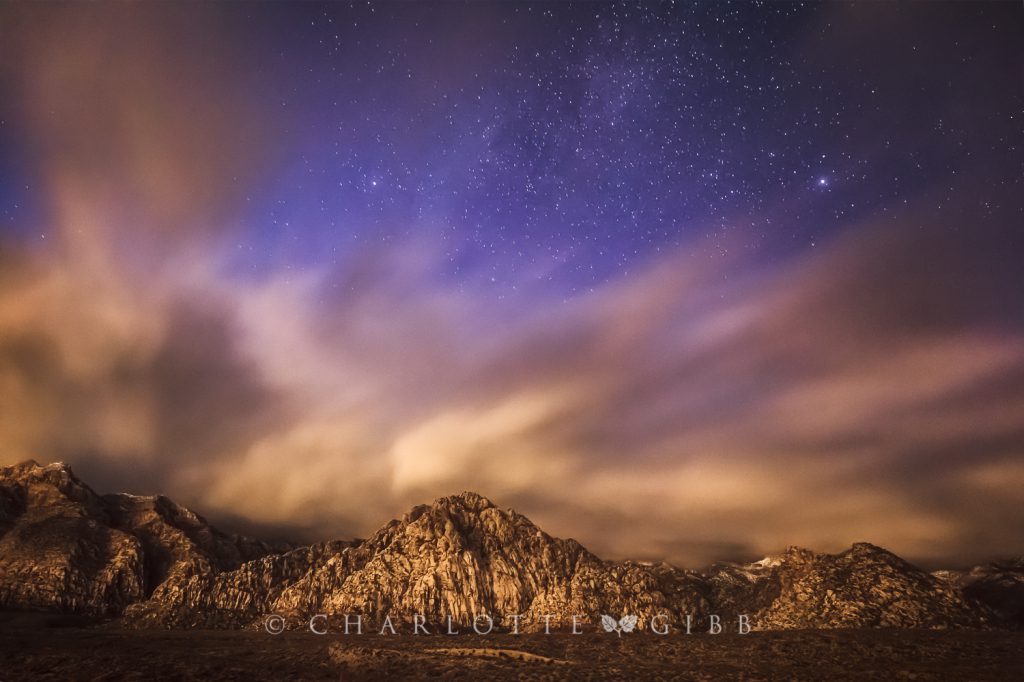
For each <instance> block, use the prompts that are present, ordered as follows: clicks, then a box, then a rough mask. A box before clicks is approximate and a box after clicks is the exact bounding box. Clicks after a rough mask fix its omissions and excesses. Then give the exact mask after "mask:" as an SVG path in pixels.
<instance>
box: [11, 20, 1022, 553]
mask: <svg viewBox="0 0 1024 682" xmlns="http://www.w3.org/2000/svg"><path fill="white" fill-rule="evenodd" d="M1022 13H1024V10H1022V8H1021V6H1020V5H1019V3H1012V2H1006V3H987V2H970V3H966V2H965V3H957V2H944V3H927V4H926V3H898V4H897V3H840V2H829V3H824V4H814V3H789V2H785V3H782V2H778V3H746V2H743V3H720V2H715V3H710V2H709V3H692V4H691V3H677V4H672V3H658V4H654V3H647V4H633V3H630V4H613V3H518V2H474V3H458V2H444V3H431V2H422V3H397V2H396V3H384V2H377V3H369V4H366V3H360V4H345V3H328V4H320V3H312V2H311V3H298V4H284V3H224V4H219V3H203V4H198V3H172V2H168V3H154V4H149V5H144V6H142V5H134V6H133V5H126V4H103V3H92V4H89V5H82V4H61V3H48V4H45V5H36V4H33V5H29V4H17V3H10V4H5V5H3V6H0V463H9V462H16V461H20V460H22V459H25V458H28V457H34V458H35V459H37V460H40V461H50V460H64V461H67V462H70V463H71V464H72V466H73V467H74V468H75V469H76V471H78V472H79V473H80V474H81V475H82V476H83V477H85V478H86V480H87V481H90V482H91V483H93V484H94V485H95V487H97V488H99V489H101V490H104V491H106V490H115V489H117V490H127V491H131V492H137V493H153V492H161V493H166V494H168V495H170V496H172V497H174V498H175V499H177V500H179V501H181V502H184V503H187V504H189V505H191V506H193V507H195V508H196V509H198V510H199V511H200V512H202V513H205V514H206V515H207V516H209V517H210V518H212V519H214V520H215V521H218V522H219V523H222V524H224V525H226V526H228V527H230V528H235V529H242V530H250V531H253V532H260V533H264V534H270V535H278V536H288V537H294V538H301V539H310V540H312V539H324V538H327V537H351V536H365V535H366V534H368V533H370V532H372V531H373V530H375V529H376V527H378V526H379V525H381V524H382V523H383V522H385V521H386V520H387V519H389V518H392V517H394V516H397V515H400V514H401V513H403V512H404V511H405V510H406V509H407V508H408V507H409V506H411V505H412V504H417V503H421V502H424V501H429V500H431V499H433V498H434V497H438V496H441V495H446V494H451V493H454V492H459V491H461V490H466V489H471V490H475V491H477V492H479V493H481V494H484V495H487V496H489V497H491V498H493V499H494V500H495V501H496V502H497V503H499V504H501V505H503V506H514V507H515V508H516V509H517V510H518V511H521V512H522V513H525V514H527V515H528V516H530V517H531V518H532V519H533V520H534V521H536V522H537V523H538V524H539V525H541V527H543V528H545V530H548V531H549V532H551V533H553V534H555V535H560V536H572V537H575V538H577V539H578V540H580V541H581V542H583V543H584V544H585V545H586V546H587V547H589V548H590V549H592V550H594V551H596V552H598V553H599V554H601V555H603V556H607V557H609V558H621V557H632V558H637V559H651V560H661V559H667V560H670V561H673V562H677V563H680V564H682V565H685V566H692V567H697V566H700V565H704V564H706V563H708V562H711V561H714V560H719V559H756V558H759V557H760V556H762V555H763V554H765V553H767V552H772V551H778V550H779V549H781V548H783V547H785V546H786V545H789V544H800V545H805V546H810V547H813V548H815V549H819V550H825V551H835V550H840V549H842V548H844V547H846V546H848V545H849V544H850V543H852V542H855V541H862V540H865V541H871V542H875V543H877V544H881V545H884V546H886V547H888V548H889V549H892V550H893V551H896V552H897V553H900V554H902V555H904V556H907V557H908V558H911V559H913V560H916V561H920V562H922V563H924V564H926V565H939V564H943V565H954V566H962V565H968V564H970V563H972V562H974V561H981V560H984V559H987V558H991V557H995V556H1001V555H1012V554H1020V553H1022V552H1024V545H1022V544H1021V538H1024V504H1021V503H1022V502H1024V498H1022V495H1021V493H1020V491H1021V490H1024V305H1022V295H1021V293H1022V292H1024V274H1022V272H1024V268H1022V267H1021V265H1020V263H1021V262H1022V256H1024V230H1022V225H1024V198H1022V197H1024V130H1022V124H1024V40H1022V36H1021V32H1022V29H1024V23H1022V22H1024V14H1022Z"/></svg>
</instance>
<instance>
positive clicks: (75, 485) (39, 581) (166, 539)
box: [0, 460, 280, 615]
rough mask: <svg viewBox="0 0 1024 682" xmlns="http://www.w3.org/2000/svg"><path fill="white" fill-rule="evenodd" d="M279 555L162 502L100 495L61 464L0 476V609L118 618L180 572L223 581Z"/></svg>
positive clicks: (21, 467) (1, 471)
mask: <svg viewBox="0 0 1024 682" xmlns="http://www.w3.org/2000/svg"><path fill="white" fill-rule="evenodd" d="M279 549H280V548H275V547H272V546H270V545H268V544H266V543H263V542H260V541H257V540H253V539H250V538H244V537H240V536H236V535H227V534H225V533H222V532H220V531H218V530H217V529H215V528H213V527H212V526H211V525H210V524H209V523H207V522H206V520H205V519H203V517H201V516H199V515H198V514H195V513H193V512H191V511H189V510H188V509H185V508H184V507H180V506H178V505H177V504H175V503H174V502H172V501H171V500H169V499H167V498H166V497H162V496H155V497H137V496H134V495H98V494H97V493H95V492H94V491H93V490H92V488H90V487H89V486H87V485H86V484H84V483H83V482H82V481H81V480H79V479H78V478H77V477H76V476H75V475H74V473H73V472H72V471H71V469H70V468H69V467H68V466H67V465H65V464H61V463H57V464H49V465H47V466H40V465H39V464H37V463H36V462H34V461H31V460H30V461H27V462H23V463H21V464H17V465H14V466H9V467H3V468H0V607H17V608H37V609H52V610H57V611H67V612H75V613H84V614H92V615H115V614H120V613H121V612H122V611H123V610H124V609H125V607H127V606H128V605H129V604H133V603H136V602H139V601H142V600H144V599H146V598H147V597H149V596H150V595H151V594H152V592H153V591H154V590H155V589H156V587H157V586H158V585H160V584H162V583H163V582H165V581H166V579H167V578H168V576H169V575H171V574H173V573H174V572H175V571H178V570H181V569H180V567H181V566H185V565H204V566H208V567H209V568H210V570H214V571H229V570H233V569H236V568H238V567H239V566H241V565H242V564H243V563H246V562H249V561H252V560H253V559H257V558H259V557H261V556H266V555H267V554H269V553H271V552H275V551H279Z"/></svg>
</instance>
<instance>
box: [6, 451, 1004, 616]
mask: <svg viewBox="0 0 1024 682" xmlns="http://www.w3.org/2000/svg"><path fill="white" fill-rule="evenodd" d="M1022 576H1024V570H1022V565H1021V564H1020V562H1017V563H1007V564H1005V565H1002V564H1000V565H993V567H990V568H989V569H985V570H982V569H976V571H974V572H972V573H971V574H934V575H933V574H928V573H925V572H923V571H921V570H919V569H917V568H916V567H914V566H912V565H911V564H909V563H907V562H905V561H903V560H902V559H900V558H899V557H897V556H895V555H893V554H891V553H889V552H887V551H885V550H883V549H881V548H879V547H875V546H873V545H869V544H864V543H860V544H856V545H854V546H853V547H852V548H850V549H849V550H847V551H845V552H842V553H840V554H835V555H830V554H816V553H814V552H811V551H808V550H804V549H798V548H791V549H789V550H787V551H786V552H785V553H784V554H781V555H779V556H774V557H768V558H766V559H763V560H762V561H759V562H756V563H753V564H746V565H741V564H718V565H716V566H714V567H712V569H711V570H710V571H708V572H707V573H703V574H702V573H696V572H693V571H686V570H682V569H679V568H676V567H674V566H670V565H668V564H656V565H655V564H640V563H635V562H628V561H627V562H608V561H603V560H601V559H600V558H598V557H596V556H594V555H593V554H591V553H590V552H588V551H587V550H586V549H585V548H584V547H582V546H581V545H580V544H579V543H578V542H576V541H574V540H562V539H559V538H554V537H551V536H550V535H548V534H546V533H544V532H543V531H542V530H540V529H539V528H537V527H536V526H535V525H534V524H533V523H532V522H530V520H529V519H527V518H526V517H524V516H522V515H520V514H517V513H516V512H514V511H511V510H503V509H500V508H498V507H496V506H495V505H494V504H493V503H491V502H490V501H489V500H487V499H486V498H483V497H481V496H479V495H476V494H474V493H463V494H461V495H455V496H451V497H444V498H440V499H438V500H436V501H435V502H434V503H433V504H432V505H421V506H419V507H416V508H414V509H412V510H411V511H410V512H409V513H407V514H406V515H405V516H403V517H402V518H401V519H396V520H394V521H391V522H390V523H388V524H387V525H385V526H384V527H383V528H381V529H380V530H379V531H377V532H376V533H375V534H374V535H372V536H371V537H370V538H368V539H366V540H356V541H351V542H347V541H334V542H327V543H321V544H316V545H312V546H309V547H300V548H285V547H272V546H269V545H267V544H265V543H261V542H258V541H256V540H252V539H248V538H242V537H238V536H229V535H225V534H223V533H221V532H219V531H217V530H216V529H214V528H212V527H211V526H210V525H209V524H208V523H206V521H205V520H203V518H202V517H200V516H198V515H196V514H194V513H192V512H190V511H188V510H187V509H184V508H182V507H180V506H178V505H176V504H174V503H173V502H171V501H170V500H168V499H166V498H164V497H146V498H143V497H133V496H129V495H105V496H99V495H97V494H96V493H94V492H93V491H92V490H91V489H90V488H88V486H86V485H84V484H83V483H81V481H79V480H78V479H77V478H76V477H75V476H74V474H72V473H71V471H70V470H69V469H68V468H67V467H66V466H64V465H49V466H45V467H41V466H39V465H37V464H35V463H34V462H29V463H25V464H22V465H18V466H14V467H6V468H3V469H0V607H3V606H6V607H20V608H42V609H53V610H61V611H73V612H83V613H93V614H110V615H116V614H123V615H124V623H125V624H127V625H129V626H134V627H247V626H252V627H259V626H260V625H261V624H262V622H263V618H264V617H265V616H266V615H267V614H278V615H281V616H284V617H285V618H287V619H288V621H289V622H290V623H292V624H295V625H298V624H301V623H302V622H303V621H304V620H308V619H309V618H310V617H311V616H313V615H315V614H320V613H323V614H329V615H330V616H332V617H335V618H340V617H341V616H343V615H344V614H353V615H354V614H360V615H362V616H363V617H364V619H365V623H366V627H367V628H379V627H380V625H381V623H382V622H383V620H384V617H385V616H386V615H390V616H391V618H392V620H393V622H394V624H395V625H396V626H399V625H400V623H401V622H402V621H408V620H411V619H412V617H413V616H414V615H415V614H422V615H423V616H424V618H425V620H426V622H427V623H428V624H431V627H432V629H433V628H436V627H437V626H438V625H440V624H442V623H445V624H446V619H447V617H448V616H451V618H452V622H453V624H454V625H456V626H457V627H460V628H466V627H469V626H471V625H472V623H473V619H474V617H476V616H478V615H488V616H491V617H492V618H494V620H495V622H496V623H497V625H498V627H499V628H501V627H505V628H507V627H510V626H511V625H512V621H511V619H510V618H509V617H510V616H511V615H513V614H515V615H518V616H519V617H520V618H519V626H518V627H519V629H520V630H521V631H529V630H538V629H543V628H544V627H545V616H546V615H547V614H551V615H552V618H551V619H550V626H551V627H552V629H557V628H568V627H571V623H572V617H573V616H574V615H579V616H582V617H583V619H584V620H585V621H587V622H590V623H592V622H594V620H595V619H596V618H597V617H598V616H600V615H601V614H615V615H623V614H634V615H637V616H638V617H639V627H641V628H645V627H648V626H649V624H650V622H651V620H652V619H653V618H654V617H655V616H659V617H660V618H661V619H660V620H659V624H660V623H661V622H665V623H668V624H671V625H673V626H674V627H676V628H683V627H685V623H686V619H687V617H689V618H690V623H691V625H692V627H693V628H694V629H695V630H698V629H704V628H706V625H707V622H708V619H709V617H710V616H711V614H717V615H718V616H720V617H721V619H722V623H723V625H725V627H727V628H731V629H735V622H736V620H735V619H736V616H738V615H739V614H747V615H749V617H750V622H751V624H752V625H753V626H754V627H755V628H757V629H793V628H853V627H925V628H944V627H958V626H985V625H988V624H1006V623H1012V622H1014V619H1017V621H1016V622H1019V618H1020V596H1021V585H1024V578H1022ZM1014 599H1016V600H1017V601H1014ZM1000 608H1001V609H1002V610H1000Z"/></svg>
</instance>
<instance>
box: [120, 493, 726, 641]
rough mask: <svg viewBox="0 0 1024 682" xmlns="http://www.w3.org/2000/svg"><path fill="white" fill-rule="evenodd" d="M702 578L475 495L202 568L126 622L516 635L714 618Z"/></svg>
mask: <svg viewBox="0 0 1024 682" xmlns="http://www.w3.org/2000/svg"><path fill="white" fill-rule="evenodd" d="M705 591H706V585H705V582H704V580H703V578H702V577H701V576H699V575H697V574H695V573H690V572H687V571H683V570H680V569H676V568H673V567H669V566H660V567H647V566H641V565H638V564H632V563H621V564H616V563H608V562H604V561H602V560H600V559H599V558H597V557H596V556H594V555H593V554H591V553H590V552H588V551H587V550H586V549H584V548H583V547H582V546H581V545H580V544H579V543H578V542H576V541H574V540H560V539H557V538H553V537H551V536H550V535H548V534H546V533H544V532H543V531H541V530H540V529H539V528H537V527H536V526H535V525H533V523H531V522H530V520H529V519H527V518H526V517H524V516H521V515H520V514H517V513H516V512H514V511H506V510H502V509H499V508H497V507H496V506H494V504H492V503H491V502H490V501H489V500H487V499H485V498H483V497H480V496H479V495H476V494H474V493H464V494H462V495H457V496H452V497H445V498H442V499H439V500H437V501H436V502H435V503H434V504H433V505H430V506H427V505H423V506H419V507H416V508H415V509H413V510H412V511H410V512H409V513H408V514H406V515H405V516H404V517H403V518H402V519H399V520H395V521H392V522H391V523H389V524H388V525H386V526H385V527H383V528H382V529H380V530H379V531H377V533H375V534H374V535H373V536H372V537H371V538H369V539H368V540H365V541H363V542H358V543H348V544H345V543H331V544H328V545H315V546H313V547H310V548H306V549H303V550H296V551H293V552H290V553H288V554H285V555H281V556H275V557H266V558H263V559H261V560H259V561H255V562H250V563H248V564H245V565H243V566H242V567H241V568H239V569H237V570H235V571H232V572H228V573H220V574H217V573H215V572H214V571H212V570H209V569H208V568H206V567H198V566H197V567H192V569H191V570H190V572H189V573H187V574H186V573H182V574H180V575H175V576H172V578H171V579H169V580H168V581H167V582H166V583H164V584H163V585H161V586H160V588H158V589H157V591H156V592H155V593H154V594H153V597H152V599H150V600H149V601H147V602H144V603H142V604H138V605H136V606H133V607H131V608H130V609H129V610H128V612H127V614H126V617H127V619H128V621H129V622H130V623H135V624H142V625H149V624H159V625H180V624H187V625H193V624H197V621H196V620H195V616H193V615H192V614H195V613H196V612H201V613H205V614H210V613H215V614H216V617H215V618H214V619H213V622H211V621H210V620H202V621H198V622H202V623H204V624H219V623H224V624H231V625H240V624H244V623H246V622H248V621H252V620H253V619H255V618H257V617H259V616H261V615H265V614H267V613H276V614H280V615H283V616H287V617H288V618H289V619H290V620H291V621H292V622H301V621H302V620H304V619H308V618H310V617H311V616H312V615H314V614H318V613H327V614H363V615H364V616H366V619H367V623H368V624H370V623H380V622H382V621H383V619H384V617H385V616H386V615H388V614H391V615H392V617H393V619H394V621H395V622H396V623H398V622H400V621H404V620H408V619H411V618H412V617H413V616H414V614H422V615H423V616H424V618H425V619H426V622H428V623H431V624H438V623H442V622H445V623H446V622H447V620H446V619H447V617H448V616H451V617H452V619H453V623H456V624H459V625H462V626H469V625H471V623H472V621H473V618H474V617H475V616H477V615H489V616H491V617H493V618H494V619H495V620H496V621H497V622H498V623H499V625H500V624H501V623H502V621H503V620H504V621H505V622H506V624H509V625H510V624H511V621H508V620H507V619H505V617H506V616H508V615H511V614H518V615H520V616H521V621H520V622H521V626H520V627H521V629H522V630H524V631H526V630H530V629H538V628H542V627H544V620H543V616H544V615H545V614H554V616H555V617H554V618H553V619H551V626H552V627H553V628H557V627H565V626H566V625H567V624H570V623H571V619H572V616H573V615H574V614H579V615H587V616H590V615H593V614H600V613H635V614H637V615H639V616H640V617H641V621H642V622H647V619H649V618H651V617H653V616H655V615H658V614H665V615H667V616H668V617H669V618H670V620H672V621H675V622H681V619H683V618H685V614H687V613H690V614H695V616H698V615H702V614H706V613H708V612H709V605H708V603H707V601H706V600H705V597H704V592H705Z"/></svg>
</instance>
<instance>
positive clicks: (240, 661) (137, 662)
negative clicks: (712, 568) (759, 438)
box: [0, 614, 1024, 682]
mask: <svg viewBox="0 0 1024 682" xmlns="http://www.w3.org/2000/svg"><path fill="white" fill-rule="evenodd" d="M385 679H393V680H402V679H424V680H427V679H442V680H475V679H489V680H713V679H714V680H733V679H743V680H784V679H785V680H821V679H879V680H1020V679H1024V633H1020V632H1005V631H988V632H982V631H974V630H949V631H924V630H899V631H896V630H833V631H797V632H754V633H751V634H749V635H744V636H740V635H736V634H724V635H718V636H710V635H706V634H702V635H692V636H685V635H682V634H679V635H669V636H664V637H662V636H656V635H652V634H650V633H644V634H631V635H627V636H624V637H622V638H621V639H620V638H619V637H617V636H615V635H614V634H611V635H606V634H596V633H588V634H584V635H579V636H572V635H569V634H551V635H519V636H513V635H493V636H476V635H460V636H456V637H447V636H441V635H433V636H429V637H423V636H416V637H414V636H411V635H400V636H378V635H371V634H367V635H363V636H358V637H357V636H348V637H346V636H344V635H341V634H329V635H326V636H316V635H312V634H310V633H309V632H296V631H290V632H285V633H283V634H280V635H276V636H274V635H269V634H267V633H265V632H255V631H210V630H193V631H180V630H179V631H154V630H149V631H131V630H123V629H121V628H119V627H118V626H117V624H116V623H107V624H102V625H96V624H87V623H83V622H81V621H78V620H75V619H73V618H61V617H52V616H44V615H37V614H4V615H3V616H2V617H0V682H15V681H18V680H385Z"/></svg>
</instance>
